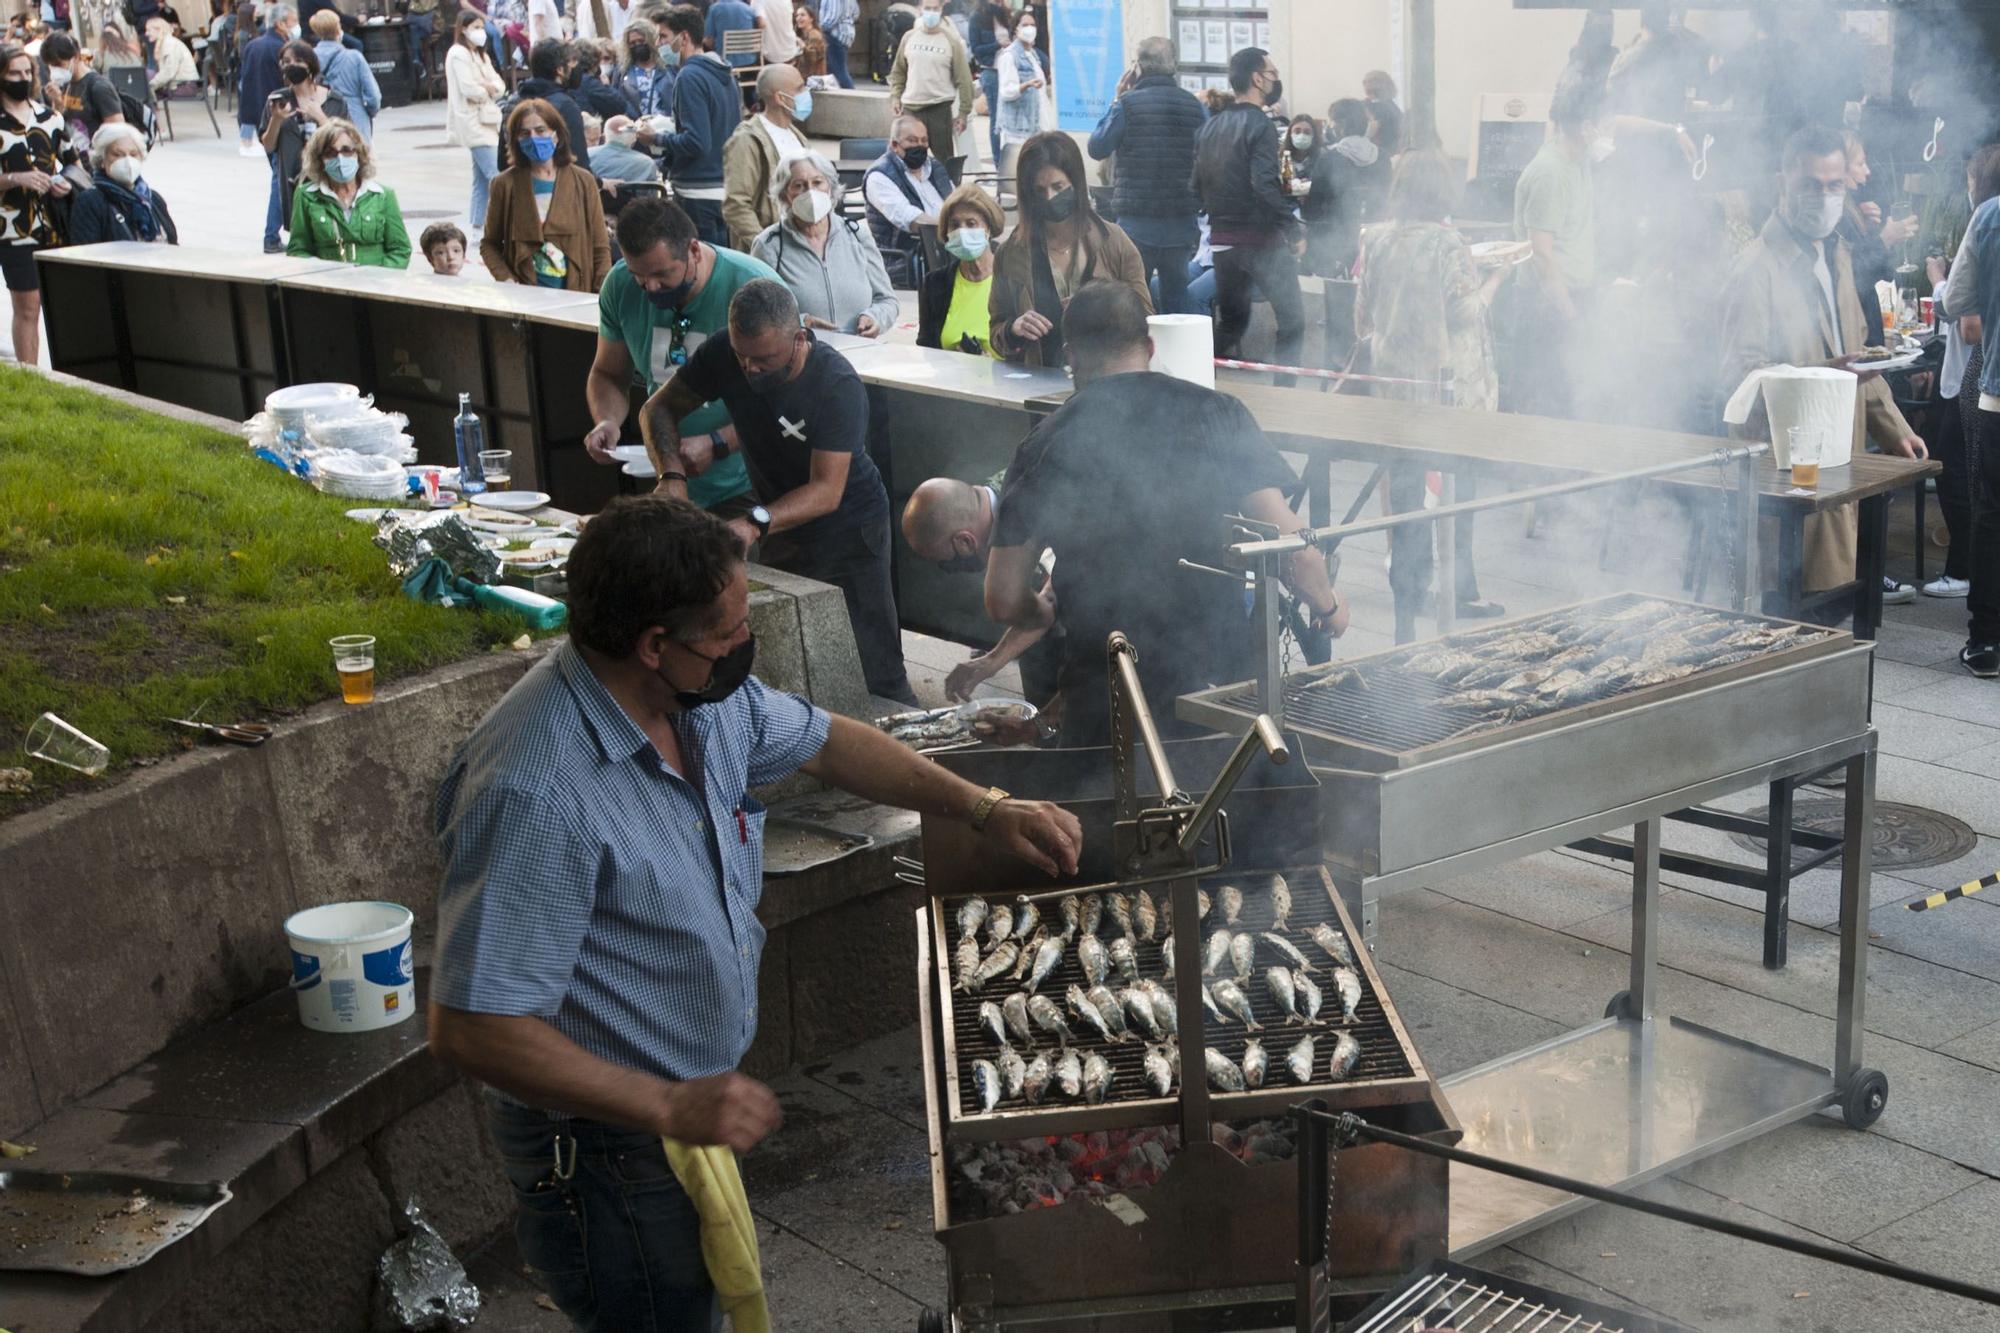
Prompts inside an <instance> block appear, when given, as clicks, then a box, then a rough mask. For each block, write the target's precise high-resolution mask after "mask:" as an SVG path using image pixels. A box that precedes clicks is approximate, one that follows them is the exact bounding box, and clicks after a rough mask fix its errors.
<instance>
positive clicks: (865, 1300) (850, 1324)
mask: <svg viewBox="0 0 2000 1333" xmlns="http://www.w3.org/2000/svg"><path fill="white" fill-rule="evenodd" d="M926 1239H928V1237H927V1238H926ZM930 1244H931V1248H932V1249H933V1250H936V1251H937V1253H938V1256H939V1258H938V1262H937V1263H936V1264H935V1265H934V1268H933V1271H931V1272H928V1273H924V1274H911V1275H909V1276H907V1277H905V1278H904V1279H903V1282H902V1283H899V1284H895V1285H892V1284H890V1283H887V1282H883V1281H881V1280H879V1279H876V1278H874V1277H871V1276H870V1275H869V1274H868V1273H867V1272H866V1271H865V1270H863V1269H860V1268H857V1267H855V1266H854V1265H853V1264H850V1263H848V1262H847V1261H846V1260H844V1259H841V1258H839V1257H838V1256H836V1255H834V1254H832V1253H829V1252H828V1251H827V1250H825V1249H823V1248H821V1247H820V1246H818V1245H815V1244H813V1243H812V1242H811V1241H808V1240H806V1239H804V1238H803V1237H801V1236H799V1235H798V1234H797V1233H795V1232H792V1231H790V1230H787V1229H786V1228H784V1227H781V1226H778V1225H775V1224H770V1223H766V1224H764V1225H761V1226H759V1227H758V1229H757V1248H758V1252H759V1256H760V1257H761V1258H762V1259H763V1261H764V1295H765V1299H766V1300H767V1301H768V1302H769V1304H770V1307H771V1323H772V1326H773V1327H774V1328H801V1329H805V1328H809V1329H825V1330H827V1333H878V1331H886V1330H891V1329H894V1330H910V1329H914V1328H916V1326H917V1316H918V1315H919V1314H920V1313H922V1311H923V1309H924V1307H925V1306H926V1305H929V1306H942V1305H943V1304H944V1301H945V1277H944V1260H943V1254H944V1251H943V1250H942V1249H940V1248H939V1247H938V1245H937V1243H936V1242H935V1241H932V1242H930ZM904 1284H907V1288H908V1289H906V1288H905V1286H904Z"/></svg>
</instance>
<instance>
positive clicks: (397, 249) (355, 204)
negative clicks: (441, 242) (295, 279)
mask: <svg viewBox="0 0 2000 1333" xmlns="http://www.w3.org/2000/svg"><path fill="white" fill-rule="evenodd" d="M285 253H286V254H288V255H291V256H293V257H294V258H297V259H330V260H333V261H335V262H338V263H347V264H369V265H372V266H374V267H376V268H408V267H409V265H410V233H409V232H408V231H407V230H406V229H405V228H404V226H403V210H402V209H401V208H400V207H399V206H398V205H397V203H396V192H395V191H394V190H391V189H388V188H387V187H385V186H383V185H382V184H381V183H380V182H379V181H377V180H376V179H375V159H374V156H373V155H372V154H371V153H370V152H369V151H368V141H367V140H366V139H364V138H362V137H361V131H359V130H357V129H355V128H354V122H352V121H348V120H330V121H328V122H327V123H326V124H324V125H322V126H320V127H319V128H318V129H317V130H315V131H313V137H312V138H311V139H310V140H308V141H307V142H306V149H305V153H304V155H303V157H302V159H301V161H300V164H299V188H298V190H297V191H296V192H295V193H294V194H293V195H292V235H291V240H290V241H289V242H288V243H287V244H286V246H285Z"/></svg>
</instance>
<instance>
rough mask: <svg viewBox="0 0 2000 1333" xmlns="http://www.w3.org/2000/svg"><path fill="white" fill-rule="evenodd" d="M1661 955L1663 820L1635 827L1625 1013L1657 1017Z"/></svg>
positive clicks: (1641, 1017) (1642, 1017)
mask: <svg viewBox="0 0 2000 1333" xmlns="http://www.w3.org/2000/svg"><path fill="white" fill-rule="evenodd" d="M1659 952H1660V821H1659V820H1658V819H1648V820H1646V821H1644V822H1643V823H1639V824H1634V825H1633V826H1632V984H1631V988H1630V990H1629V991H1628V992H1627V995H1626V1001H1625V1014H1626V1016H1627V1017H1628V1018H1636V1019H1638V1020H1639V1021H1640V1022H1642V1023H1644V1022H1650V1021H1651V1020H1652V1017H1653V989H1654V985H1655V982H1656V980H1657V973H1658V961H1657V960H1658V957H1659Z"/></svg>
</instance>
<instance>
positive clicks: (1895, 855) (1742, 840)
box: [1730, 798, 1979, 870]
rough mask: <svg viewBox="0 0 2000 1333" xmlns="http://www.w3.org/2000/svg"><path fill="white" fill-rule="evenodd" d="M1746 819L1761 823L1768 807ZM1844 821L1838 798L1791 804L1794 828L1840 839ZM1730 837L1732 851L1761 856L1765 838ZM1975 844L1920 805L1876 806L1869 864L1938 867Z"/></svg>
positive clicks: (1963, 828) (1958, 826) (1966, 831)
mask: <svg viewBox="0 0 2000 1333" xmlns="http://www.w3.org/2000/svg"><path fill="white" fill-rule="evenodd" d="M1750 814H1751V817H1752V818H1754V819H1764V818H1766V817H1768V815H1769V814H1770V811H1769V808H1768V807H1760V808H1758V809H1756V810H1753V811H1751V812H1750ZM1846 818H1847V802H1846V801H1845V800H1842V799H1838V798H1836V799H1832V800H1811V801H1794V802H1793V803H1792V826H1793V827H1794V828H1802V829H1811V830H1812V831H1813V832H1815V833H1830V834H1832V835H1834V836H1835V837H1839V836H1840V830H1841V825H1842V823H1843V822H1844V821H1845V820H1846ZM1730 837H1731V839H1732V840H1733V841H1734V842H1735V843H1736V845H1737V846H1739V847H1743V848H1745V849H1747V850H1749V851H1752V852H1755V853H1756V854H1757V855H1759V856H1762V855H1764V839H1762V838H1760V837H1757V836H1755V835H1753V834H1749V833H1734V834H1731V835H1730ZM1978 845H1979V835H1978V834H1977V833H1974V832H1973V831H1972V827H1971V826H1970V825H1968V824H1966V823H1965V822H1964V821H1962V820H1957V819H1953V818H1952V817H1951V816H1950V815H1947V814H1940V813H1939V812H1938V811H1936V810H1926V809H1924V808H1923V807H1922V806H1920V805H1898V804H1896V803H1895V802H1894V801H1877V802H1875V839H1874V848H1873V851H1872V852H1871V853H1870V857H1871V859H1870V864H1871V865H1872V866H1873V867H1874V868H1875V869H1877V870H1895V869H1898V868H1902V869H1917V868H1919V867H1922V866H1941V865H1944V864H1946V863H1947V862H1950V861H1956V860H1958V859H1959V858H1960V857H1962V856H1965V855H1968V854H1969V853H1970V852H1971V851H1972V850H1973V848H1975V847H1977V846H1978ZM1836 860H1837V858H1836Z"/></svg>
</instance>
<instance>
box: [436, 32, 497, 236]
mask: <svg viewBox="0 0 2000 1333" xmlns="http://www.w3.org/2000/svg"><path fill="white" fill-rule="evenodd" d="M444 86H445V94H446V97H447V99H448V100H447V101H446V103H445V108H446V109H445V122H444V136H445V141H446V142H447V143H454V144H457V145H458V146H459V147H460V148H465V149H469V150H470V151H471V153H472V208H471V210H470V212H471V215H472V225H473V226H475V227H484V226H485V225H486V200H487V194H488V192H489V189H490V186H491V183H492V180H493V173H494V172H495V171H496V170H498V168H499V150H500V99H501V97H502V96H504V95H505V94H506V92H507V84H506V81H505V80H503V79H502V78H501V77H500V74H499V71H497V70H495V69H494V68H493V61H492V60H491V59H489V58H488V56H487V54H486V19H485V16H484V15H482V14H480V13H479V12H478V11H476V10H472V9H466V10H462V11H460V13H459V16H458V30H457V33H456V35H455V36H454V37H453V38H452V43H451V50H450V51H449V52H447V53H446V54H445V58H444Z"/></svg>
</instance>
